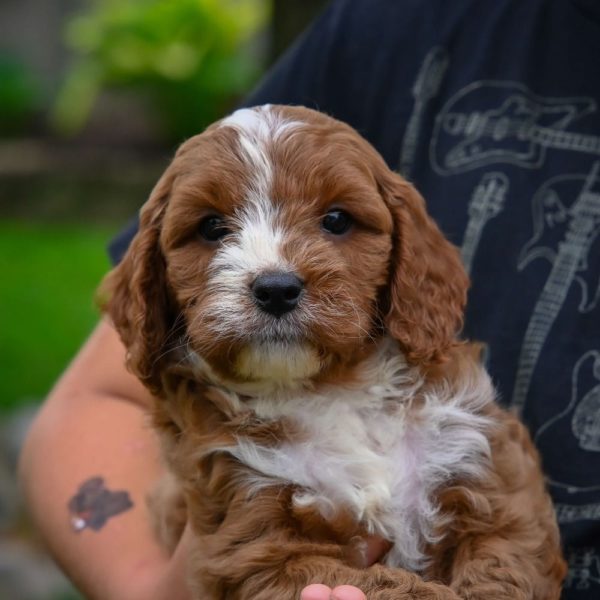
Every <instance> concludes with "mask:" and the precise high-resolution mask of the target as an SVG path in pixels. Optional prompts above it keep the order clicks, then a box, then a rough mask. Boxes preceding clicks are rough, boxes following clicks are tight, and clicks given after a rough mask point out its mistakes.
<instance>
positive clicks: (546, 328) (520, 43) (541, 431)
mask: <svg viewBox="0 0 600 600" xmlns="http://www.w3.org/2000/svg"><path fill="white" fill-rule="evenodd" d="M267 102H269V103H282V104H303V105H306V106H309V107H312V108H317V109H319V110H321V111H323V112H326V113H328V114H330V115H332V116H334V117H336V118H338V119H341V120H343V121H346V122H347V123H349V124H350V125H352V126H353V127H355V128H356V129H357V130H358V131H359V132H360V133H361V134H362V135H363V136H364V137H366V138H367V139H368V140H369V141H370V142H371V143H372V144H373V145H374V146H375V147H376V148H377V149H378V150H379V151H380V152H381V154H382V155H383V157H384V158H385V160H386V161H387V163H388V165H389V166H390V167H392V168H394V169H397V170H399V171H400V172H401V173H403V174H404V175H405V176H406V177H408V178H409V179H411V180H412V181H413V182H414V183H415V184H416V186H417V187H418V188H419V190H420V191H421V192H422V193H423V195H424V196H425V198H426V200H427V203H428V207H429V211H430V213H431V214H432V215H433V217H434V218H435V219H436V221H437V222H438V224H439V225H440V227H441V229H442V231H443V232H444V233H445V234H446V235H447V236H448V238H449V239H450V240H452V241H453V242H454V243H455V244H456V245H458V246H459V247H460V248H461V250H462V255H463V259H464V262H465V264H466V266H467V269H468V270H469V273H470V275H471V278H472V282H473V283H472V288H471V291H470V295H469V304H468V309H467V319H466V330H465V334H466V336H467V337H469V338H472V339H477V340H481V341H483V342H485V343H486V344H487V345H488V356H487V363H488V368H489V371H490V373H491V374H492V377H493V379H494V382H495V384H496V386H497V388H498V390H499V392H500V394H501V398H502V401H503V402H504V403H505V404H506V405H511V406H513V407H515V408H516V409H518V410H520V411H521V412H522V415H523V418H524V420H525V421H526V423H527V424H528V426H529V427H530V430H531V432H532V435H533V436H534V439H535V442H536V444H537V446H538V448H539V449H540V451H541V453H542V457H543V462H544V469H545V472H546V473H547V476H548V485H549V490H550V492H551V494H552V497H553V499H554V502H555V506H556V511H557V515H558V520H559V523H560V527H561V532H562V536H563V543H564V547H565V553H566V557H567V559H568V562H569V576H568V578H567V581H566V584H565V592H564V594H563V598H565V599H573V600H592V599H594V600H597V599H598V598H600V239H599V237H600V236H599V235H598V234H599V233H600V107H599V102H600V0H451V1H448V0H339V1H334V2H332V4H331V5H330V6H329V8H328V9H327V10H326V11H325V12H324V13H323V15H322V16H321V18H320V19H318V20H317V22H316V23H315V24H314V25H313V26H312V27H311V28H310V29H309V30H308V31H307V32H306V34H305V35H304V36H303V37H302V38H301V39H300V40H299V41H298V43H297V44H296V45H295V46H294V47H293V48H292V49H291V50H290V51H289V52H288V53H287V54H286V55H285V56H284V58H283V59H282V60H281V61H280V62H279V64H278V65H276V67H275V68H274V69H273V70H272V71H271V72H270V74H269V75H268V76H267V78H266V79H265V80H264V81H263V82H262V84H261V85H260V86H259V87H258V89H257V90H256V91H255V92H254V93H253V94H252V95H251V96H250V98H249V99H248V101H247V102H246V105H248V106H250V105H254V104H264V103H267ZM131 235H132V231H128V232H126V233H125V234H124V235H123V236H122V238H121V239H120V240H119V242H118V243H116V244H115V247H114V248H113V250H114V256H118V255H119V253H121V252H122V251H123V248H124V247H125V246H124V244H126V243H127V240H128V239H130V237H131Z"/></svg>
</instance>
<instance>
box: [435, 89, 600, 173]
mask: <svg viewBox="0 0 600 600" xmlns="http://www.w3.org/2000/svg"><path fill="white" fill-rule="evenodd" d="M474 107H477V108H474ZM596 109H597V106H596V102H595V101H594V100H593V99H592V98H542V97H539V96H536V95H535V94H533V93H532V92H530V91H529V90H528V89H527V88H526V87H525V86H522V85H520V84H518V83H514V82H494V81H487V82H485V81H482V82H476V83H475V84H471V86H467V87H466V88H465V89H464V90H462V91H461V92H459V93H458V94H457V95H456V96H454V97H453V98H451V99H450V100H449V101H448V102H447V103H446V105H445V106H444V107H443V108H442V110H441V112H440V114H439V115H438V117H437V119H436V126H435V129H434V135H433V139H432V146H431V158H432V163H433V166H434V168H435V169H436V171H438V172H439V173H441V174H452V173H460V172H463V171H467V170H470V169H475V168H478V167H483V166H486V165H491V164H496V163H510V164H514V165H517V166H520V167H525V168H536V167H540V166H541V165H542V164H543V163H544V160H545V157H546V151H547V150H548V149H560V150H567V151H571V152H580V153H585V154H590V155H592V156H599V157H600V136H596V135H591V134H583V133H577V132H571V131H568V130H567V128H568V127H570V126H571V125H572V123H573V122H575V121H576V120H578V119H581V118H582V117H583V116H584V115H587V114H590V113H592V112H595V111H596Z"/></svg>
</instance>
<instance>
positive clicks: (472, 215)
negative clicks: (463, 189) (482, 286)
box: [461, 173, 509, 273]
mask: <svg viewBox="0 0 600 600" xmlns="http://www.w3.org/2000/svg"><path fill="white" fill-rule="evenodd" d="M508 188H509V181H508V178H507V177H506V175H504V173H486V174H485V175H484V176H483V177H482V178H481V181H480V182H479V183H478V184H477V187H476V188H475V189H474V190H473V195H472V196H471V201H470V202H469V208H468V213H469V222H468V223H467V228H466V230H465V236H464V238H463V243H462V247H461V255H462V259H463V263H464V265H465V268H466V270H467V273H471V267H472V265H473V258H474V256H475V253H476V252H477V247H478V246H479V242H480V240H481V234H482V233H483V229H484V227H485V226H486V224H487V223H488V221H490V220H491V219H493V218H494V217H495V216H497V215H498V214H500V212H501V211H502V209H503V208H504V201H505V199H506V194H507V193H508Z"/></svg>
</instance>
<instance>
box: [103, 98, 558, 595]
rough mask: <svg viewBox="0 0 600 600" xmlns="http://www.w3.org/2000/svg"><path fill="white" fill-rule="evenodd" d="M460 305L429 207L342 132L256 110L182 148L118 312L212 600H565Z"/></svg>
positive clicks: (110, 307) (530, 451)
mask: <svg viewBox="0 0 600 600" xmlns="http://www.w3.org/2000/svg"><path fill="white" fill-rule="evenodd" d="M466 290H467V277H466V275H465V272H464V270H463V268H462V266H461V263H460V259H459V256H458V253H457V251H456V249H455V248H454V247H453V246H451V244H450V243H448V242H447V241H446V240H445V239H444V237H443V236H442V234H441V233H440V231H439V230H438V228H437V227H436V225H435V224H434V223H433V221H432V220H431V219H430V218H429V217H428V216H427V214H426V212H425V207H424V202H423V199H422V198H421V197H420V196H419V194H418V193H417V192H416V191H415V189H414V188H413V187H412V186H411V185H410V184H409V183H407V182H406V181H405V180H403V179H402V178H401V177H400V176H398V175H397V174H395V173H393V172H391V171H390V170H389V169H388V168H387V167H386V165H385V163H384V161H383V160H382V158H381V157H380V156H379V155H378V154H377V152H376V151H375V150H374V149H373V148H372V147H371V146H370V145H369V144H368V143H367V142H366V141H365V140H364V139H362V138H361V137H360V136H359V135H358V134H357V133H356V132H355V131H354V130H352V129H351V128H350V127H348V126H347V125H344V124H343V123H340V122H339V121H336V120H334V119H332V118H329V117H327V116H325V115H323V114H319V113H317V112H314V111H311V110H308V109H305V108H299V107H281V106H263V107H257V108H253V109H243V110H240V111H237V112H235V113H234V114H233V115H231V116H229V117H227V118H226V119H223V120H222V121H219V122H217V123H216V124H214V125H212V126H211V127H209V128H208V129H207V130H206V131H205V132H204V133H203V134H201V135H199V136H196V137H194V138H192V139H190V140H189V141H187V142H186V143H185V144H184V145H183V146H182V147H181V148H180V150H179V151H178V152H177V155H176V157H175V159H174V161H173V162H172V164H171V165H170V166H169V167H168V169H167V170H166V172H165V174H164V175H163V177H162V178H161V180H160V181H159V182H158V184H157V186H156V188H155V189H154V191H153V193H152V196H151V198H150V200H149V201H148V202H147V204H146V205H145V206H144V207H143V209H142V212H141V222H140V229H139V233H138V234H137V236H136V238H135V239H134V241H133V243H132V245H131V248H130V249H129V251H128V252H127V254H126V256H125V258H124V260H123V262H122V263H121V264H120V265H119V266H118V267H116V268H115V269H114V271H113V272H112V273H111V274H109V276H108V278H107V280H106V282H105V286H104V293H105V294H106V298H107V300H106V311H107V312H108V314H109V315H110V317H111V318H112V320H113V322H114V324H115V326H116V327H117V329H118V331H119V333H120V335H121V337H122V339H123V341H124V343H125V345H126V346H127V349H128V366H129V368H130V369H131V370H132V371H133V373H135V374H136V375H137V376H138V377H139V378H140V379H141V380H142V381H143V382H144V383H145V384H146V385H147V386H148V387H149V389H150V390H151V391H152V392H154V394H155V395H156V397H157V400H156V403H155V409H154V422H155V425H156V427H157V428H158V430H159V431H160V433H161V435H162V439H163V442H164V444H163V445H164V454H165V458H166V460H167V463H168V465H169V468H170V469H171V471H172V473H173V475H174V479H175V481H176V484H177V487H178V490H180V493H181V498H183V500H184V501H185V507H186V510H187V515H188V518H189V521H190V524H191V527H192V528H193V531H194V534H195V548H194V550H193V552H192V557H191V581H192V585H193V587H194V589H195V590H196V593H197V597H198V598H223V599H225V598H227V599H229V600H231V599H252V600H259V599H263V598H264V599H265V600H266V599H269V600H271V599H272V598H293V597H295V596H294V595H296V597H297V596H298V594H299V591H300V590H301V589H302V588H303V587H304V586H306V585H307V584H310V583H312V582H321V583H325V584H327V585H330V586H332V587H333V586H335V585H337V584H353V585H357V586H359V587H360V588H362V589H363V590H364V591H365V593H366V594H367V597H368V598H370V599H371V598H372V599H378V600H383V599H386V598H395V599H408V598H423V599H425V598H427V599H430V600H433V599H442V598H443V599H450V598H454V599H455V598H469V599H470V600H475V599H481V600H483V599H485V600H488V599H490V598H494V599H495V600H500V599H510V600H519V599H523V600H524V599H533V598H535V599H538V600H551V599H556V598H558V597H559V593H560V582H561V580H562V577H563V576H564V573H565V567H564V563H563V560H562V558H561V553H560V549H559V540H558V532H557V527H556V523H555V520H554V516H553V510H552V506H551V502H550V499H549V497H548V495H547V493H546V491H545V489H544V483H543V478H542V475H541V472H540V469H539V461H538V457H537V455H536V452H535V450H534V448H533V447H532V444H531V442H530V440H529V437H528V435H527V433H526V431H525V429H524V428H523V427H522V426H521V425H520V424H519V423H518V422H517V420H516V419H515V418H513V417H511V416H509V415H508V414H507V413H505V412H503V411H502V410H500V409H499V408H498V407H497V405H496V404H495V403H494V390H493V388H492V385H491V383H490V380H489V378H488V376H487V375H486V373H485V371H484V370H483V369H482V367H481V366H480V365H479V364H478V360H477V356H476V355H477V350H476V349H475V348H474V347H473V346H469V345H466V344H461V343H460V342H458V341H457V338H456V335H457V332H458V331H459V329H460V326H461V321H462V314H463V307H464V303H465V297H466ZM156 504H157V503H156V501H155V506H156ZM158 504H160V502H159V503H158ZM161 510H162V512H163V513H166V514H163V517H162V520H163V523H169V522H170V520H173V519H174V517H173V515H172V514H170V512H169V511H171V510H174V505H173V504H172V503H166V504H164V503H163V505H162V508H161ZM173 514H175V513H173ZM369 534H377V535H379V536H382V537H383V538H385V539H387V540H389V542H390V550H389V552H388V553H387V554H386V556H385V557H384V559H383V561H382V564H381V565H374V566H371V567H367V566H366V565H365V558H364V549H365V544H364V539H365V537H366V536H367V535H369Z"/></svg>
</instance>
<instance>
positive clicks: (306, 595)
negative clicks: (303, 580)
mask: <svg viewBox="0 0 600 600" xmlns="http://www.w3.org/2000/svg"><path fill="white" fill-rule="evenodd" d="M330 597H331V588H329V587H327V586H326V585H323V584H321V583H313V584H311V585H308V586H306V587H305V588H304V589H303V590H302V592H301V593H300V600H329V598H330Z"/></svg>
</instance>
